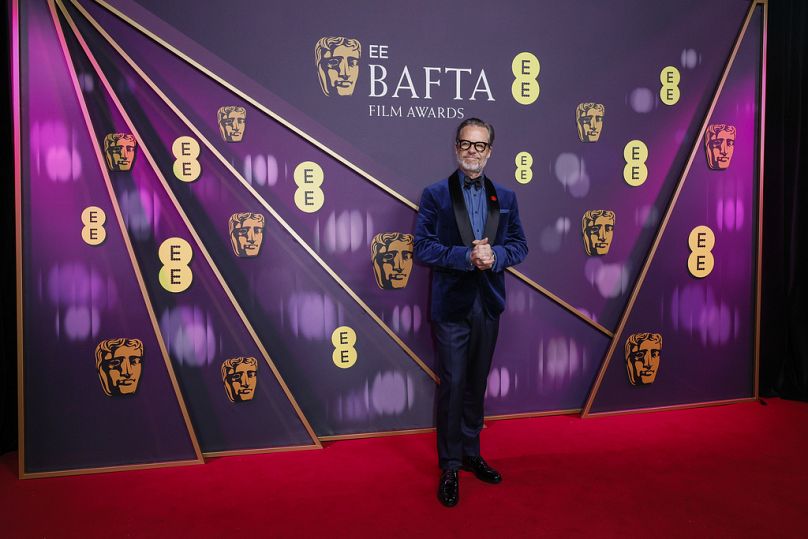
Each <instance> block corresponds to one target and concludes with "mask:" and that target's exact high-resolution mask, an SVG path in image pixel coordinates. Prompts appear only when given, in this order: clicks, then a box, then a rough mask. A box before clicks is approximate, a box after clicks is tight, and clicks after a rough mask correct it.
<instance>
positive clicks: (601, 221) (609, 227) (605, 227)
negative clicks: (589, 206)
mask: <svg viewBox="0 0 808 539" xmlns="http://www.w3.org/2000/svg"><path fill="white" fill-rule="evenodd" d="M581 232H582V233H583V237H584V249H585V250H586V254H588V255H589V256H603V255H605V254H606V253H608V252H609V247H611V245H612V238H613V237H614V212H613V211H610V210H589V211H588V212H586V213H584V216H583V218H582V219H581Z"/></svg>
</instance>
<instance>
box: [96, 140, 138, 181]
mask: <svg viewBox="0 0 808 539" xmlns="http://www.w3.org/2000/svg"><path fill="white" fill-rule="evenodd" d="M135 148H137V141H136V140H135V137H134V136H133V135H130V134H129V133H110V134H109V135H107V136H106V137H104V158H105V159H106V161H107V168H109V170H111V171H112V172H125V171H127V170H130V169H131V168H132V162H133V161H134V160H135Z"/></svg>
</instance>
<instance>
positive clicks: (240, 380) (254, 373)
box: [222, 357, 258, 402]
mask: <svg viewBox="0 0 808 539" xmlns="http://www.w3.org/2000/svg"><path fill="white" fill-rule="evenodd" d="M222 382H224V390H225V392H226V393H227V398H228V399H230V402H244V401H249V400H252V398H253V397H254V396H255V387H256V386H257V385H258V361H256V359H255V358H254V357H234V358H231V359H227V360H225V361H224V362H223V363H222Z"/></svg>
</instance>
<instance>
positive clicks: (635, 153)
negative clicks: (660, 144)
mask: <svg viewBox="0 0 808 539" xmlns="http://www.w3.org/2000/svg"><path fill="white" fill-rule="evenodd" d="M623 159H625V161H626V166H625V167H623V179H624V180H626V183H627V184H629V185H631V186H632V187H637V186H638V185H642V184H644V183H645V180H647V179H648V167H647V166H645V162H646V161H647V160H648V146H646V145H645V143H644V142H643V141H641V140H632V141H630V142H629V143H628V144H626V147H625V148H623Z"/></svg>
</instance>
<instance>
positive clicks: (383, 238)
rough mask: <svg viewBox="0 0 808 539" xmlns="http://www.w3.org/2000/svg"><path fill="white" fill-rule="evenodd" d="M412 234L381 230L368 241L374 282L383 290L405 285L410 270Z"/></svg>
mask: <svg viewBox="0 0 808 539" xmlns="http://www.w3.org/2000/svg"><path fill="white" fill-rule="evenodd" d="M412 239H413V238H412V234H402V233H401V232H382V233H381V234H376V235H375V236H374V237H373V241H372V242H371V243H370V256H371V259H372V260H373V273H374V274H375V275H376V284H378V285H379V288H381V289H383V290H395V289H398V288H404V287H405V286H407V281H408V280H409V278H410V273H411V272H412Z"/></svg>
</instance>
